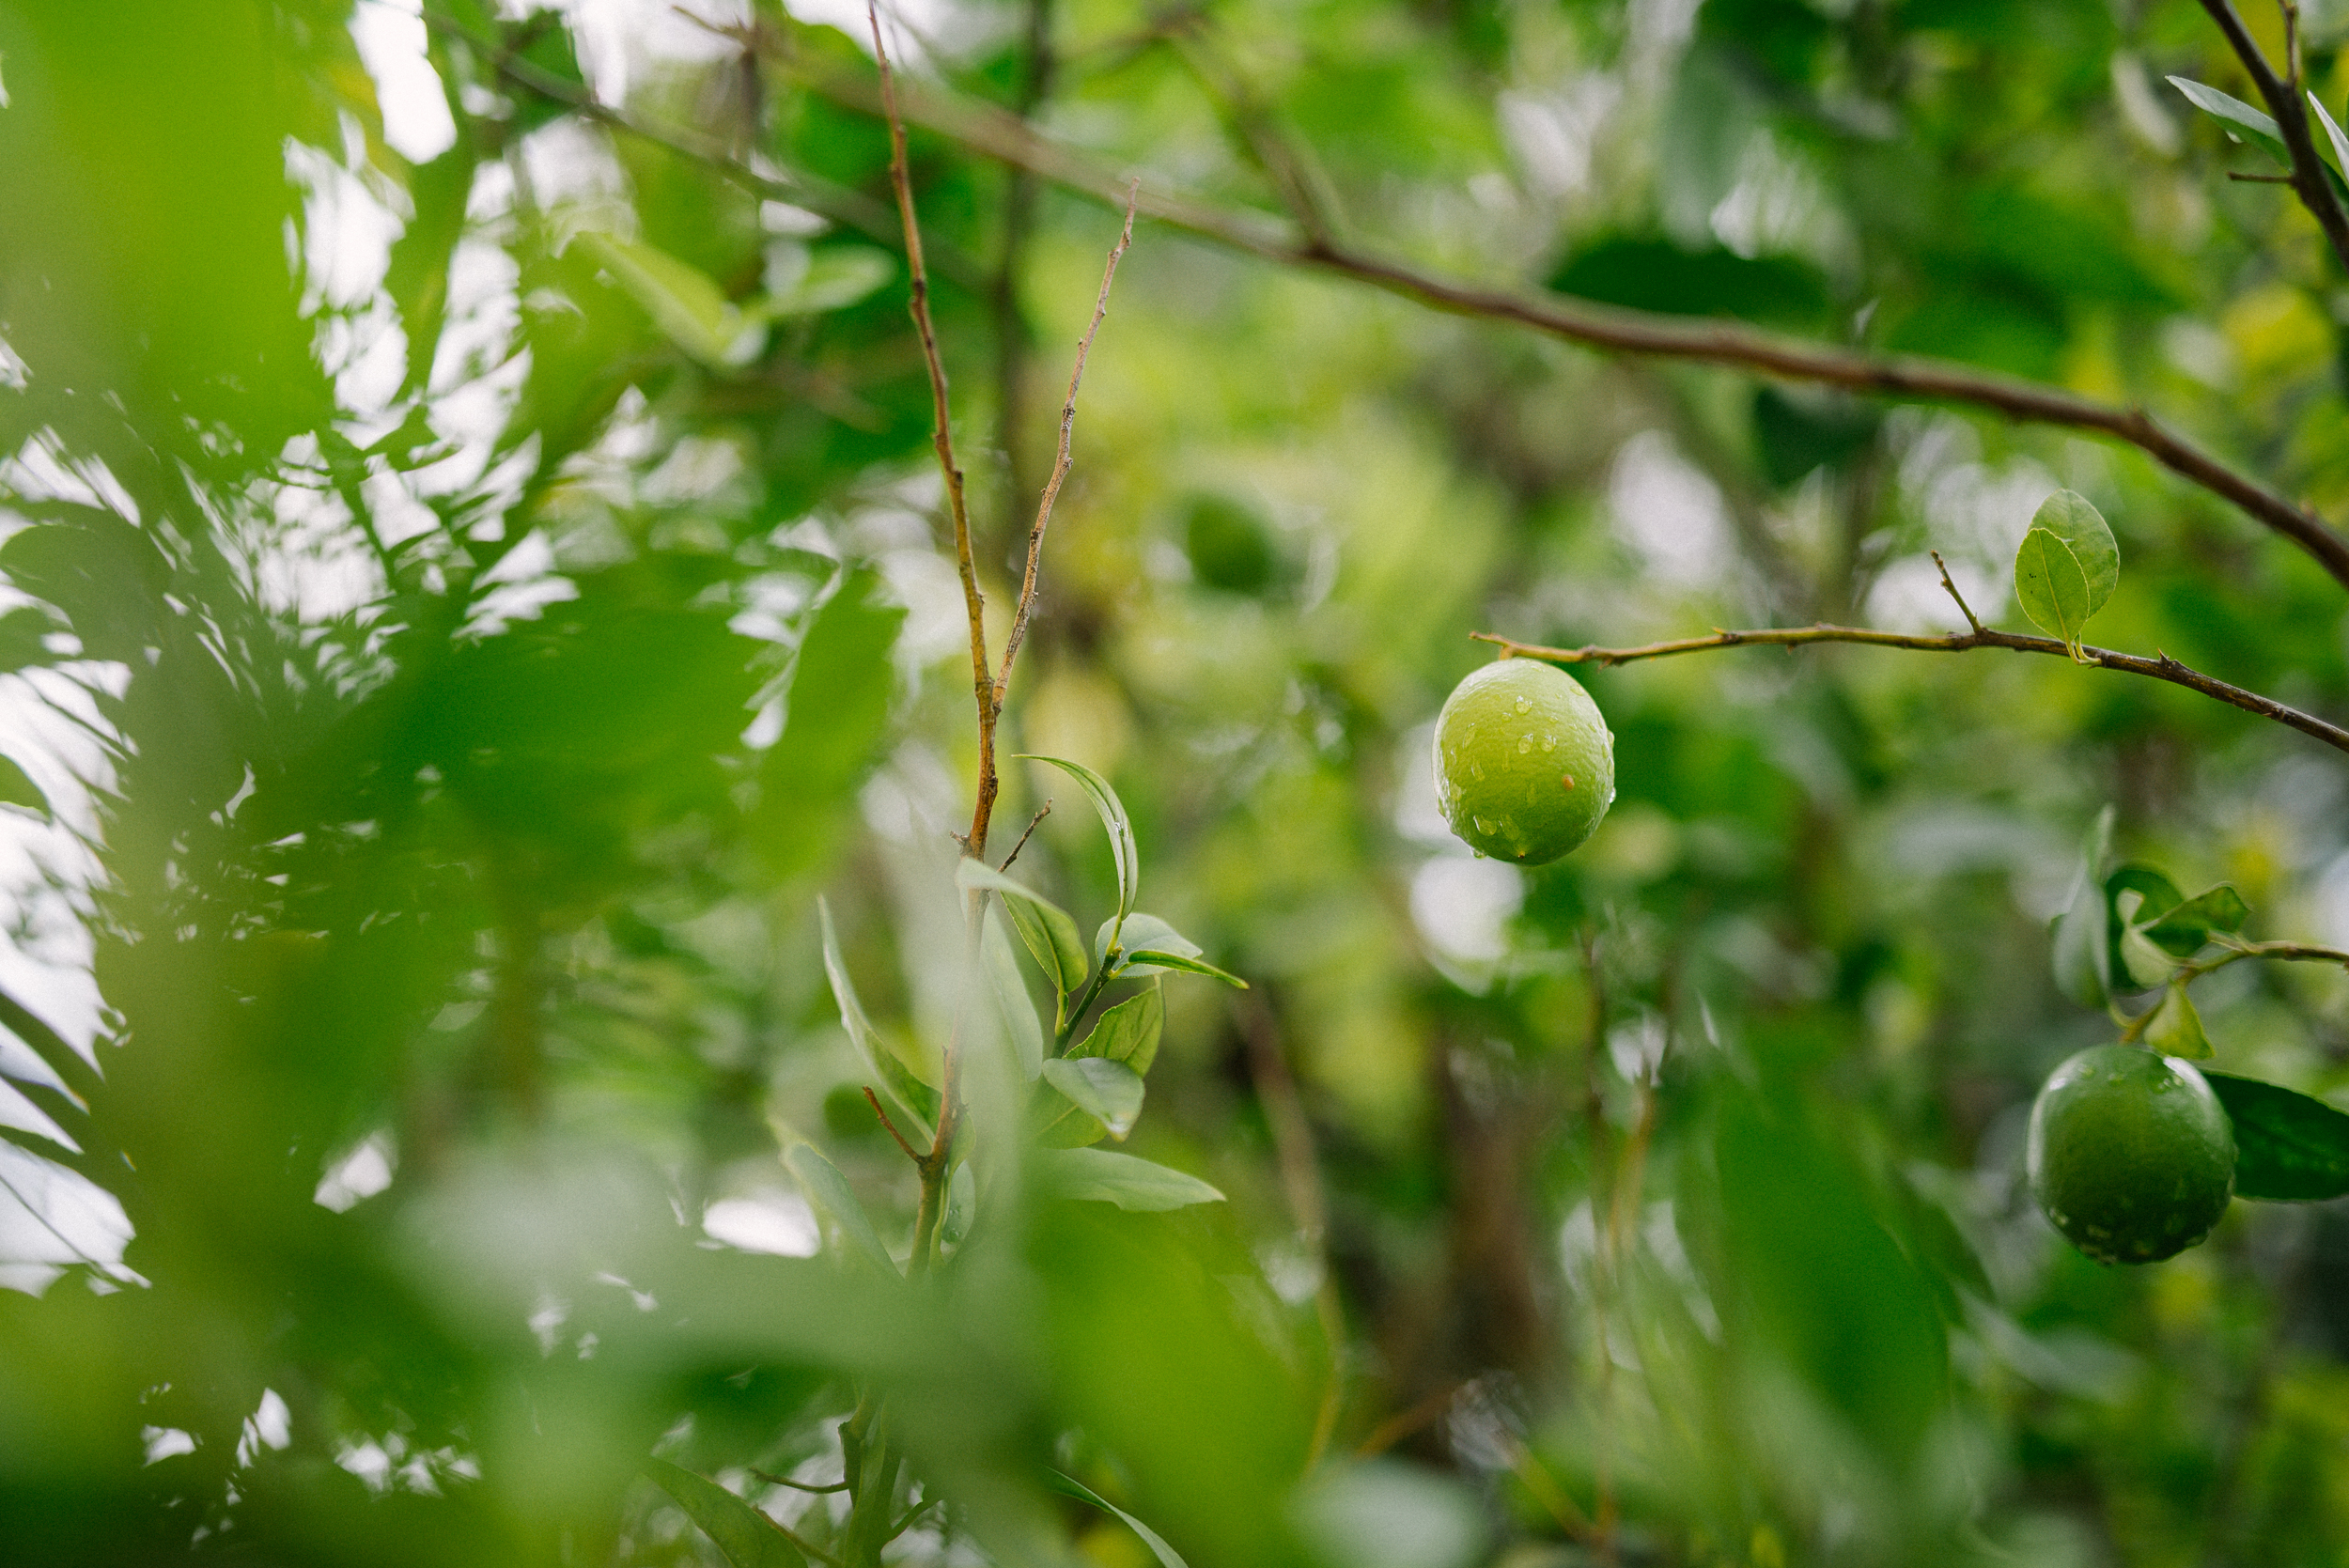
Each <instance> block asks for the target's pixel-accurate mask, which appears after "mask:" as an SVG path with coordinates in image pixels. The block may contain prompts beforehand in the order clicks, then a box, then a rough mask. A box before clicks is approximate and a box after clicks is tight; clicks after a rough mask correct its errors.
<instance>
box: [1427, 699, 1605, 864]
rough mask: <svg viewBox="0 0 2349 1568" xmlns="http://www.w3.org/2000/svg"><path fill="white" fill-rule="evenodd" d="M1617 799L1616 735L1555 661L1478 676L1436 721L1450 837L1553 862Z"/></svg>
mask: <svg viewBox="0 0 2349 1568" xmlns="http://www.w3.org/2000/svg"><path fill="white" fill-rule="evenodd" d="M1614 799H1615V737H1614V736H1613V735H1611V734H1610V733H1609V731H1608V728H1607V721H1606V720H1605V719H1604V718H1603V717H1601V716H1600V714H1599V711H1598V705H1597V704H1596V703H1595V702H1593V701H1591V694H1590V693H1589V692H1587V691H1583V690H1582V688H1581V686H1580V685H1579V684H1578V683H1577V682H1576V680H1575V678H1574V677H1573V676H1572V675H1568V674H1566V672H1565V671H1563V670H1562V669H1560V668H1558V666H1556V665H1555V664H1545V663H1542V662H1541V661H1540V660H1532V659H1504V660H1500V661H1499V662H1497V663H1492V664H1487V665H1486V666H1485V667H1484V668H1482V669H1480V670H1476V671H1473V672H1471V673H1470V675H1469V677H1468V678H1467V679H1466V680H1463V681H1462V682H1460V684H1459V685H1457V686H1455V687H1454V688H1453V689H1452V695H1451V696H1450V697H1448V698H1446V699H1445V701H1444V705H1443V711H1442V712H1440V713H1439V714H1438V715H1436V800H1437V803H1438V804H1439V805H1440V806H1442V808H1443V815H1444V820H1445V821H1446V822H1449V823H1450V824H1452V831H1454V832H1455V833H1457V834H1459V835H1460V837H1461V838H1463V839H1465V840H1467V841H1468V843H1469V845H1470V847H1472V848H1475V849H1479V850H1482V851H1483V852H1484V853H1486V854H1487V855H1490V856H1492V857H1493V858H1494V859H1495V860H1501V861H1514V862H1517V863H1518V864H1520V865H1538V864H1540V863H1541V862H1544V861H1554V860H1556V859H1557V858H1558V857H1559V856H1561V855H1563V854H1564V853H1566V852H1567V851H1568V850H1570V849H1572V848H1574V847H1575V846H1578V845H1579V844H1580V843H1581V842H1582V841H1583V840H1584V839H1587V838H1589V837H1590V836H1591V833H1592V831H1594V830H1595V829H1596V828H1597V827H1598V824H1599V819H1600V818H1601V817H1604V816H1605V815H1607V808H1608V807H1609V806H1610V804H1612V803H1613V801H1614Z"/></svg>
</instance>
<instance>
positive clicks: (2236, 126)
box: [2169, 76, 2349, 200]
mask: <svg viewBox="0 0 2349 1568" xmlns="http://www.w3.org/2000/svg"><path fill="white" fill-rule="evenodd" d="M2169 81H2170V85H2171V86H2173V87H2175V88H2177V89H2178V91H2180V92H2182V93H2184V94H2186V101H2187V102H2189V103H2191V104H2193V105H2194V106H2195V107H2196V108H2197V109H2200V110H2201V111H2202V113H2204V114H2206V115H2208V116H2211V117H2212V118H2213V119H2215V120H2217V122H2218V123H2219V124H2221V125H2223V126H2225V127H2226V128H2227V133H2228V134H2229V135H2231V136H2232V137H2234V139H2235V140H2237V141H2239V142H2249V143H2250V144H2251V145H2253V146H2254V147H2258V148H2259V149H2260V150H2261V151H2263V152H2264V153H2266V154H2267V155H2268V156H2269V157H2270V158H2273V159H2274V160H2275V161H2276V162H2277V163H2280V164H2282V165H2283V166H2284V167H2285V168H2287V169H2289V168H2291V167H2292V149H2291V148H2290V147H2286V146H2285V145H2284V137H2283V132H2282V131H2281V130H2280V129H2279V128H2278V126H2277V124H2276V120H2275V116H2271V115H2269V114H2267V113H2266V112H2265V111H2263V110H2260V109H2254V108H2252V107H2251V106H2250V105H2249V104H2248V103H2246V102H2244V101H2242V100H2241V99H2239V98H2230V97H2229V96H2228V95H2227V94H2225V93H2222V92H2220V91H2219V90H2218V89H2217V87H2212V86H2205V85H2203V84H2201V83H2200V82H2196V81H2193V80H2191V79H2189V78H2187V77H2184V76H2172V77H2170V79H2169ZM2317 112H2318V113H2319V114H2323V113H2324V106H2323V105H2322V104H2320V105H2318V107H2317ZM2327 117H2329V116H2327ZM2317 167H2319V168H2321V169H2323V170H2324V171H2325V179H2326V183H2327V184H2329V185H2331V186H2332V188H2333V194H2335V195H2337V196H2340V197H2341V198H2342V199H2344V200H2349V179H2342V178H2341V171H2340V170H2339V169H2336V168H2334V167H2333V166H2332V165H2330V164H2328V163H2325V162H2324V161H2323V160H2322V159H2320V160H2318V162H2317Z"/></svg>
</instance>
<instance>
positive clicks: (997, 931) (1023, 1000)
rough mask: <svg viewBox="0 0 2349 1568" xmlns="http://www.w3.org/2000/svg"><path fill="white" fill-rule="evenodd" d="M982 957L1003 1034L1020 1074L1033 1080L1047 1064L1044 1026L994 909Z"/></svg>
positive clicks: (981, 943)
mask: <svg viewBox="0 0 2349 1568" xmlns="http://www.w3.org/2000/svg"><path fill="white" fill-rule="evenodd" d="M1005 907H1006V908H1008V907H1009V906H1008V904H1006V906H1005ZM979 956H980V958H981V960H982V961H983V962H984V963H985V964H986V966H987V981H988V989H989V990H991V991H992V992H993V993H994V998H995V1007H996V1011H997V1012H998V1013H1000V1014H1001V1015H1002V1016H1003V1034H1004V1037H1005V1038H1007V1039H1008V1040H1010V1042H1011V1050H1012V1055H1013V1057H1014V1058H1015V1059H1016V1060H1017V1061H1018V1062H1019V1072H1020V1075H1021V1076H1022V1077H1024V1078H1030V1079H1033V1078H1034V1077H1035V1075H1036V1074H1037V1072H1038V1071H1040V1070H1041V1069H1042V1067H1043V1065H1044V1026H1043V1025H1042V1024H1040V1023H1038V1022H1037V1021H1036V1017H1035V1003H1034V1002H1033V1001H1029V1000H1028V986H1027V982H1026V981H1025V980H1024V979H1022V978H1021V976H1020V972H1019V955H1018V954H1016V953H1014V952H1012V950H1011V939H1010V938H1009V937H1006V936H1004V935H1003V925H1002V924H1001V923H1000V922H998V921H997V920H996V918H995V911H994V910H992V909H989V910H988V914H987V930H986V934H985V935H984V936H982V937H981V938H980V939H979Z"/></svg>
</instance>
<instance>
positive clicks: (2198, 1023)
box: [2145, 986, 2212, 1062]
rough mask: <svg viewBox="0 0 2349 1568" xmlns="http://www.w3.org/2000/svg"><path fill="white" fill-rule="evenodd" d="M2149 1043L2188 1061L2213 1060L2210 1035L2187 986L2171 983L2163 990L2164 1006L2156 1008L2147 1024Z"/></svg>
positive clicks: (2147, 1041) (2163, 1051)
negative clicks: (2204, 1026) (2195, 1008)
mask: <svg viewBox="0 0 2349 1568" xmlns="http://www.w3.org/2000/svg"><path fill="white" fill-rule="evenodd" d="M2145 1043H2146V1044H2147V1045H2149V1046H2151V1047H2153V1048H2154V1049H2155V1050H2157V1051H2159V1052H2161V1054H2162V1055H2164V1056H2178V1057H2184V1058H2185V1059H2186V1061H2188V1062H2201V1061H2206V1060H2208V1059H2209V1057H2210V1056H2211V1054H2212V1051H2211V1045H2210V1036H2208V1035H2206V1034H2204V1033H2203V1032H2202V1016H2201V1014H2200V1013H2197V1012H2196V1011H2195V1010H2194V1003H2193V1001H2191V1000H2190V999H2188V998H2187V996H2186V987H2185V986H2170V988H2169V989H2168V990H2167V991H2165V992H2163V993H2162V998H2161V1005H2160V1006H2158V1007H2156V1008H2155V1009H2154V1017H2153V1020H2152V1021H2151V1022H2149V1023H2148V1024H2146V1026H2145Z"/></svg>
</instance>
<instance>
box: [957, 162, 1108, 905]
mask: <svg viewBox="0 0 2349 1568" xmlns="http://www.w3.org/2000/svg"><path fill="white" fill-rule="evenodd" d="M1141 199H1142V181H1141V180H1139V179H1137V180H1135V181H1134V182H1133V183H1132V184H1131V185H1130V186H1129V187H1128V189H1127V193H1126V226H1125V228H1124V229H1123V230H1121V231H1120V232H1119V234H1118V236H1117V243H1116V244H1114V245H1112V246H1111V247H1110V260H1109V265H1108V266H1107V267H1106V268H1104V269H1103V270H1102V272H1101V292H1100V293H1099V294H1098V295H1097V296H1096V297H1095V299H1094V302H1093V323H1092V325H1090V326H1088V327H1086V328H1085V334H1084V336H1083V337H1082V338H1081V339H1079V340H1078V343H1077V367H1076V368H1075V369H1074V370H1072V371H1070V372H1069V375H1068V396H1067V399H1066V401H1065V402H1063V403H1062V404H1061V406H1060V455H1059V456H1058V457H1056V458H1054V459H1053V460H1052V476H1051V478H1050V479H1048V480H1046V481H1045V484H1044V498H1043V500H1042V501H1040V502H1039V503H1037V505H1036V509H1035V526H1034V527H1033V528H1031V529H1029V530H1028V567H1027V570H1026V572H1025V573H1024V574H1022V576H1021V577H1020V580H1019V609H1018V610H1017V611H1016V612H1014V613H1013V615H1012V618H1011V631H1010V634H1009V635H1007V636H1006V637H1005V638H1004V639H1003V669H1002V670H1001V671H1000V672H999V673H998V674H997V675H996V676H995V688H994V702H995V711H996V712H997V713H998V714H1000V713H1002V712H1003V693H1004V691H1007V690H1008V689H1009V688H1010V686H1011V666H1012V661H1013V660H1016V659H1018V658H1019V644H1021V643H1023V642H1025V641H1026V640H1027V636H1028V616H1029V615H1030V613H1033V612H1034V609H1035V577H1036V568H1037V567H1039V566H1040V565H1042V563H1043V559H1044V531H1045V530H1046V529H1047V528H1049V527H1050V526H1051V522H1052V504H1053V503H1054V502H1056V501H1058V500H1059V499H1060V488H1061V484H1062V482H1063V481H1064V480H1066V478H1067V477H1068V470H1069V468H1070V466H1071V465H1072V464H1073V462H1074V460H1075V459H1074V458H1071V456H1070V455H1069V444H1068V442H1069V435H1070V432H1071V431H1072V430H1073V429H1074V428H1075V427H1076V424H1077V389H1078V387H1080V386H1081V385H1082V384H1083V383H1084V379H1085V359H1086V357H1087V356H1088V355H1090V354H1091V353H1092V352H1093V339H1094V336H1095V335H1096V334H1098V333H1099V332H1100V330H1101V318H1103V317H1105V316H1107V315H1108V314H1109V313H1110V285H1111V284H1112V283H1114V282H1116V281H1117V264H1118V262H1119V261H1120V260H1121V259H1123V258H1124V256H1125V255H1126V247H1127V246H1128V245H1130V244H1132V243H1133V242H1134V203H1136V202H1137V201H1139V200H1141ZM1019 842H1020V843H1022V844H1025V843H1026V842H1027V840H1026V839H1025V838H1024V837H1023V838H1022V839H1021V840H1020V841H1019ZM1012 853H1013V854H1015V855H1016V854H1018V853H1019V851H1018V850H1017V849H1015V850H1013V851H1012ZM1004 863H1005V864H1009V863H1010V862H1004Z"/></svg>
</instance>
